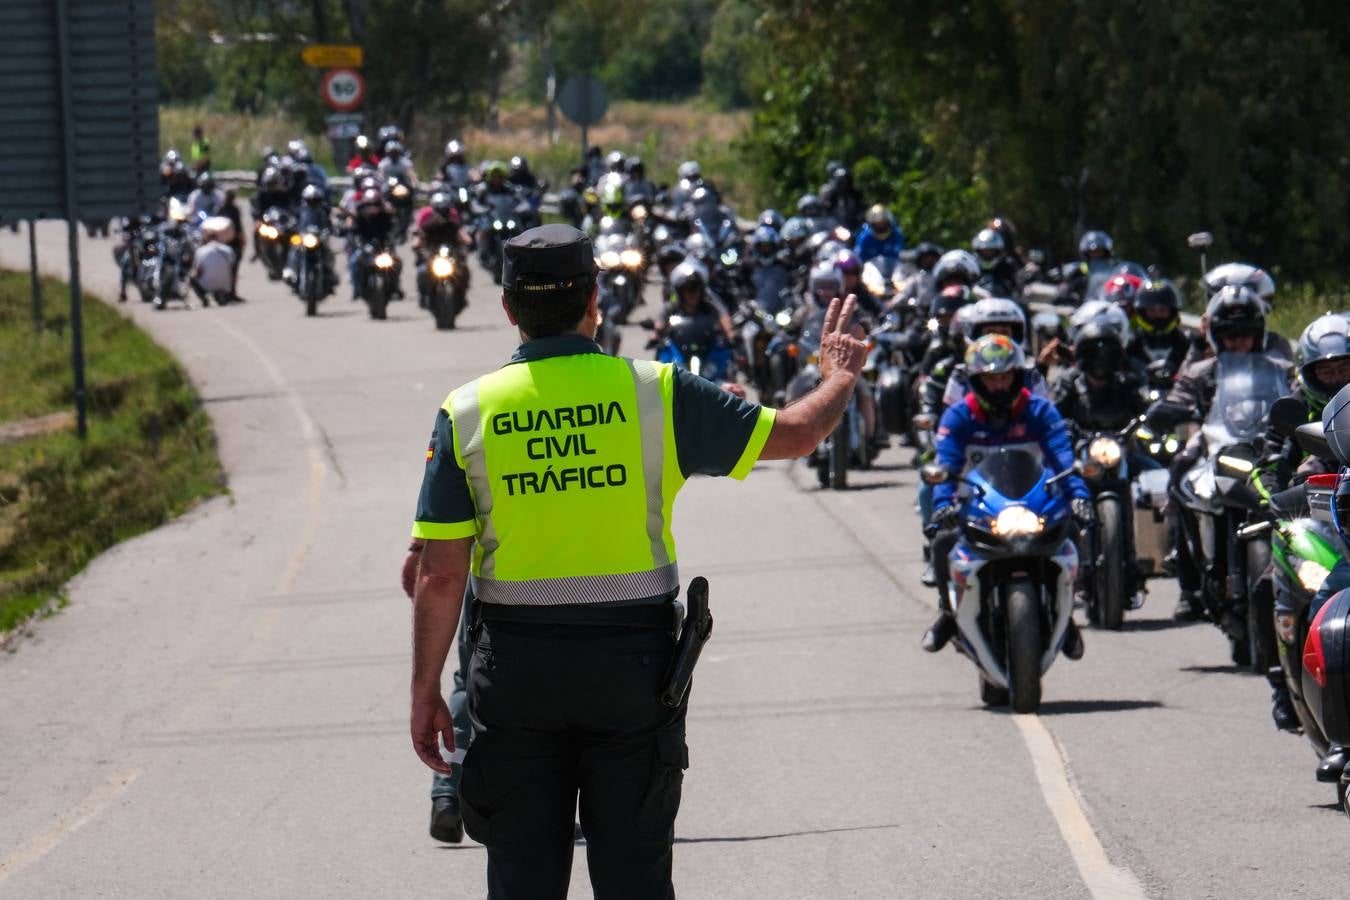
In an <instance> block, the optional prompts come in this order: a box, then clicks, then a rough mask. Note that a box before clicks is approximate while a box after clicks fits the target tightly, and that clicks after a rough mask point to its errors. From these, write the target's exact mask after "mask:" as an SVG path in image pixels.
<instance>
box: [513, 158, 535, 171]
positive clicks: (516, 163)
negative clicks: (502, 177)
mask: <svg viewBox="0 0 1350 900" xmlns="http://www.w3.org/2000/svg"><path fill="white" fill-rule="evenodd" d="M528 171H530V161H529V160H528V159H526V158H525V157H523V156H513V157H511V174H512V175H514V174H515V173H517V172H528Z"/></svg>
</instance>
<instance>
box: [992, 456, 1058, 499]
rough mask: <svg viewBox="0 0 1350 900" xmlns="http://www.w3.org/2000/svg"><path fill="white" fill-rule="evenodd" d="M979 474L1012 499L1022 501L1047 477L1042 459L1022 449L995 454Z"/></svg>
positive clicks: (1000, 492)
mask: <svg viewBox="0 0 1350 900" xmlns="http://www.w3.org/2000/svg"><path fill="white" fill-rule="evenodd" d="M975 474H976V475H978V476H979V477H980V479H981V480H983V481H984V482H985V483H986V484H988V485H989V487H991V488H993V489H994V490H995V491H997V492H998V493H999V494H1001V495H1003V496H1004V497H1007V498H1008V499H1009V500H1019V499H1021V498H1022V497H1025V496H1026V495H1027V494H1030V493H1031V492H1032V491H1033V490H1035V488H1036V485H1038V484H1040V482H1041V478H1042V477H1043V476H1044V474H1045V469H1044V467H1042V465H1041V460H1040V457H1039V456H1037V455H1036V454H1035V453H1032V452H1031V451H1030V450H1024V449H1022V448H1021V447H1002V448H999V449H997V450H994V451H992V452H991V453H990V454H989V455H988V456H986V457H985V458H984V459H982V460H980V463H979V465H977V466H976V467H975Z"/></svg>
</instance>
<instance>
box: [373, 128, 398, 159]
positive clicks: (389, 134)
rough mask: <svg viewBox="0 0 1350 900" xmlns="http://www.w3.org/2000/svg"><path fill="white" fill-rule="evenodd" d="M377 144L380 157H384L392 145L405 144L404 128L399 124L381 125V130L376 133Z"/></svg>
mask: <svg viewBox="0 0 1350 900" xmlns="http://www.w3.org/2000/svg"><path fill="white" fill-rule="evenodd" d="M375 144H376V150H377V152H378V153H379V154H380V158H381V159H384V158H385V157H386V156H388V155H389V148H390V147H391V146H392V145H394V144H398V145H399V146H400V147H402V146H403V129H402V128H399V127H398V126H397V125H381V126H380V130H379V131H377V132H376V133H375Z"/></svg>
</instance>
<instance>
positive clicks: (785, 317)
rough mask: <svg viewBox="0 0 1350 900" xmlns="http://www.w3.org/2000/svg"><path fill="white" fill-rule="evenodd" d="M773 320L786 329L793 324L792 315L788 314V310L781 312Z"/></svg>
mask: <svg viewBox="0 0 1350 900" xmlns="http://www.w3.org/2000/svg"><path fill="white" fill-rule="evenodd" d="M773 320H774V321H775V322H777V323H778V324H779V325H781V326H782V327H784V328H786V327H787V326H789V325H791V324H792V313H790V312H788V311H787V310H786V309H784V310H780V311H779V313H778V315H776V316H774V317H773Z"/></svg>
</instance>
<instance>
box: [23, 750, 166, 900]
mask: <svg viewBox="0 0 1350 900" xmlns="http://www.w3.org/2000/svg"><path fill="white" fill-rule="evenodd" d="M143 771H145V770H144V769H131V770H129V771H123V772H120V773H118V774H117V775H114V776H113V777H112V778H110V779H108V781H107V782H106V783H104V785H103V786H102V787H100V788H99V789H98V790H96V791H94V792H93V793H92V794H90V795H89V796H88V797H86V798H85V799H84V802H83V803H81V804H80V805H79V806H77V807H75V809H74V810H72V811H71V812H70V813H69V815H67V816H66V817H65V818H63V819H61V820H60V821H58V822H57V823H56V825H55V826H53V827H52V828H51V829H50V830H48V831H47V832H45V833H43V834H40V835H38V836H37V837H35V838H33V840H31V841H29V842H28V843H27V844H25V845H24V846H22V847H20V848H19V849H18V850H16V851H15V852H13V853H11V854H10V855H9V856H6V857H5V858H3V859H0V884H4V883H5V880H6V879H7V878H9V876H11V875H13V874H14V873H16V872H18V871H19V870H20V869H23V868H26V867H27V866H29V865H30V864H32V863H34V862H36V861H37V860H39V859H41V858H42V857H43V856H46V855H47V853H48V852H49V851H50V850H51V849H52V848H53V847H55V846H56V845H57V844H59V843H61V841H63V840H65V839H66V838H67V837H69V836H70V834H71V833H72V832H74V831H75V830H77V829H79V828H81V827H82V826H84V825H85V824H87V823H88V822H89V821H90V820H91V819H93V818H94V817H95V816H97V815H98V814H99V813H101V812H103V810H105V809H107V808H108V806H109V805H111V804H112V802H113V801H114V800H116V799H117V798H118V797H119V796H121V794H122V792H123V791H125V790H126V789H127V788H129V787H131V783H132V782H133V781H135V780H136V779H137V778H140V777H141V773H142V772H143Z"/></svg>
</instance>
